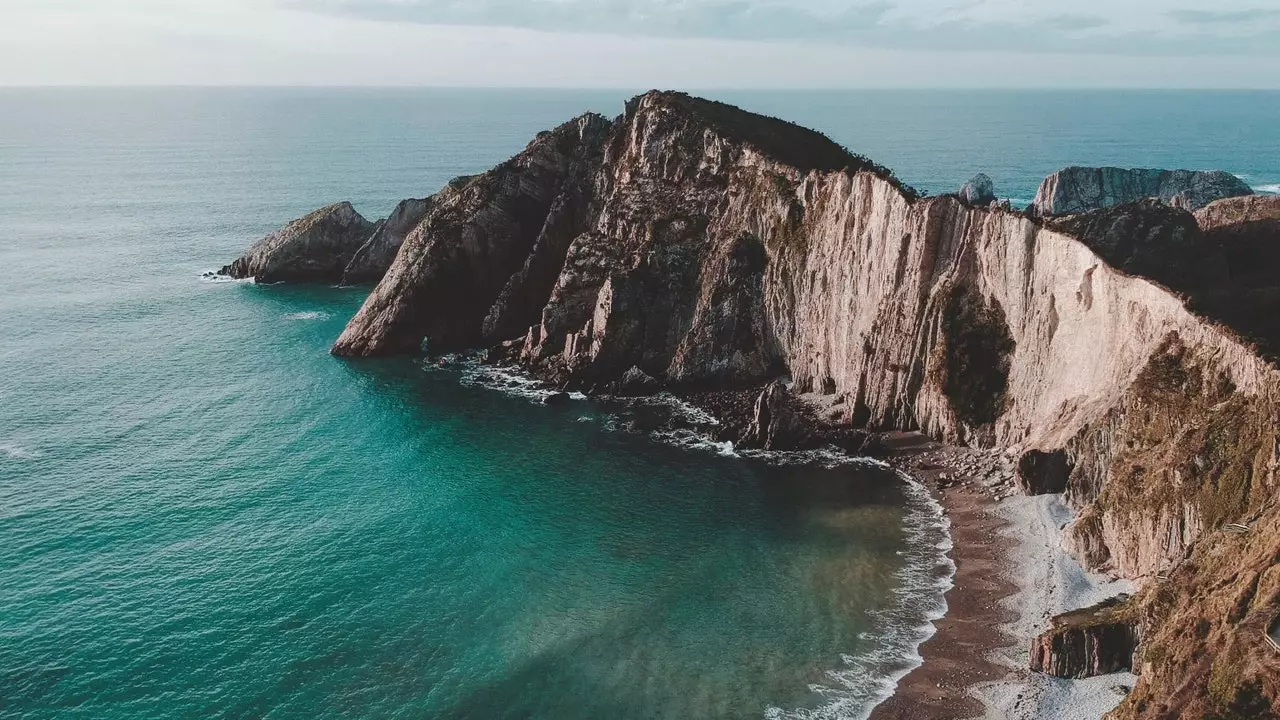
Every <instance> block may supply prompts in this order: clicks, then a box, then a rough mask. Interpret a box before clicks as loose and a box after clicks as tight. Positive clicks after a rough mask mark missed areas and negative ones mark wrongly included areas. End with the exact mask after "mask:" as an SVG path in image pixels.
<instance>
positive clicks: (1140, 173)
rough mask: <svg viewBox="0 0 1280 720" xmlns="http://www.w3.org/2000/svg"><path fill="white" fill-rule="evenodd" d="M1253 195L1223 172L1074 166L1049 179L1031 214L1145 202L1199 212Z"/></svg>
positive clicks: (1044, 184)
mask: <svg viewBox="0 0 1280 720" xmlns="http://www.w3.org/2000/svg"><path fill="white" fill-rule="evenodd" d="M1252 194H1253V189H1252V188H1250V187H1249V186H1248V185H1246V184H1245V183H1244V181H1243V180H1241V179H1240V178H1238V177H1236V176H1235V175H1232V174H1231V173H1228V172H1223V171H1222V170H1211V171H1199V170H1150V169H1140V168H1135V169H1124V168H1116V167H1101V168H1090V167H1068V168H1063V169H1062V170H1059V171H1058V172H1056V173H1054V174H1052V175H1050V176H1049V177H1047V178H1045V179H1044V182H1042V183H1041V184H1040V189H1039V190H1038V191H1037V192H1036V198H1035V200H1034V201H1033V202H1032V203H1031V212H1032V213H1034V214H1036V215H1042V216H1048V215H1062V214H1067V213H1079V212H1088V211H1090V210H1100V209H1102V208H1107V207H1111V206H1113V205H1123V204H1124V203H1129V202H1133V201H1135V200H1141V199H1143V198H1155V199H1158V200H1160V201H1161V202H1164V203H1167V204H1170V205H1173V206H1175V207H1180V208H1182V209H1184V210H1198V209H1200V208H1202V207H1204V206H1205V205H1208V204H1209V203H1211V202H1213V201H1214V200H1220V199H1222V198H1228V197H1237V196H1241V195H1252Z"/></svg>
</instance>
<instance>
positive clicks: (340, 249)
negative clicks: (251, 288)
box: [219, 202, 374, 283]
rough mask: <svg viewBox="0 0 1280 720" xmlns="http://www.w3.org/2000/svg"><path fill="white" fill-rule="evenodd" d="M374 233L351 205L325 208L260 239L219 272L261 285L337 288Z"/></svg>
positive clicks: (343, 203) (342, 203)
mask: <svg viewBox="0 0 1280 720" xmlns="http://www.w3.org/2000/svg"><path fill="white" fill-rule="evenodd" d="M373 229H374V224H373V223H371V222H369V221H368V220H366V219H364V218H363V217H362V216H361V215H360V213H358V212H356V210H355V208H353V207H352V206H351V203H349V202H341V203H337V204H335V205H329V206H328V207H323V208H320V209H319V210H316V211H315V212H313V213H311V214H310V215H307V216H306V217H302V218H299V219H297V220H294V221H293V222H291V223H289V224H288V225H286V226H285V227H284V228H283V229H281V230H277V231H276V232H274V233H271V234H270V235H268V236H266V237H265V238H263V239H262V240H259V241H258V242H257V243H256V244H255V245H254V246H253V247H251V248H249V251H248V252H247V253H245V254H244V256H243V257H241V258H240V259H238V260H236V261H235V262H233V263H231V264H230V265H228V266H226V267H224V268H222V270H220V271H219V272H220V273H221V274H223V275H230V276H231V277H234V278H249V277H251V278H254V279H255V280H257V281H258V282H262V283H274V282H317V283H336V282H338V281H339V280H341V279H342V273H343V271H344V270H345V269H346V267H347V265H348V264H349V263H350V262H351V258H352V257H354V256H355V254H356V251H357V250H359V249H360V246H362V245H364V243H365V241H366V240H368V239H369V235H370V233H372V232H373Z"/></svg>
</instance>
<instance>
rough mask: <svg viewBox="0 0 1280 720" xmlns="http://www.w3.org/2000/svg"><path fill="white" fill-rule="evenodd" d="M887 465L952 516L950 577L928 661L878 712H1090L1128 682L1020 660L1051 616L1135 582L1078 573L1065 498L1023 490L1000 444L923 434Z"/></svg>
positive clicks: (893, 717)
mask: <svg viewBox="0 0 1280 720" xmlns="http://www.w3.org/2000/svg"><path fill="white" fill-rule="evenodd" d="M890 448H891V449H892V450H893V451H894V455H893V457H892V459H891V462H892V463H893V464H894V465H895V466H897V467H898V468H900V469H902V470H903V471H904V472H908V473H909V474H911V475H912V476H913V477H915V478H916V479H918V480H919V481H921V482H922V483H924V484H925V485H926V486H927V487H929V488H930V489H931V490H932V491H933V492H934V493H935V496H936V497H937V498H938V500H939V502H941V504H942V505H943V507H944V508H945V510H946V512H947V514H948V515H949V516H950V519H951V528H952V541H953V544H954V548H953V550H952V560H953V561H954V562H955V564H956V577H955V586H954V587H953V588H952V589H951V591H950V592H948V593H947V598H946V599H947V614H946V616H945V617H944V618H943V619H941V620H940V621H938V623H937V633H936V634H935V635H934V636H933V637H932V638H930V639H929V640H928V641H927V642H925V643H924V644H923V645H921V647H920V653H921V656H922V657H923V659H924V663H923V665H922V666H921V667H919V668H917V669H916V670H915V671H913V672H912V673H910V674H909V675H907V676H906V677H905V678H903V679H902V681H900V682H899V684H898V688H897V691H896V692H895V693H894V695H893V697H891V698H889V699H888V700H887V701H885V702H884V703H882V704H881V705H880V706H879V707H877V708H876V709H875V710H874V711H873V712H872V714H871V718H873V720H916V719H919V720H924V719H926V718H927V719H931V720H932V719H935V718H937V719H951V718H956V719H958V718H976V717H982V718H993V719H1000V720H1005V719H1008V720H1050V719H1054V720H1057V719H1071V720H1086V719H1088V720H1093V719H1096V718H1100V717H1102V716H1103V715H1105V714H1106V713H1107V712H1108V711H1110V710H1111V709H1113V708H1114V707H1115V706H1116V705H1117V704H1118V703H1119V702H1120V700H1121V699H1122V698H1123V697H1124V693H1125V692H1127V691H1128V689H1130V688H1132V687H1133V684H1134V682H1135V681H1136V678H1135V677H1134V676H1133V675H1130V674H1128V673H1120V674H1114V675H1107V676H1103V677H1097V678H1091V679H1088V680H1061V679H1057V678H1050V677H1047V676H1044V675H1040V674H1037V673H1032V672H1031V671H1030V670H1028V669H1027V648H1028V645H1029V644H1030V641H1031V639H1032V638H1033V637H1035V636H1036V635H1038V634H1039V633H1040V632H1041V631H1042V630H1043V629H1044V628H1045V627H1046V626H1047V623H1048V620H1049V618H1051V617H1052V616H1054V615H1057V614H1059V613H1063V612H1066V611H1068V610H1073V609H1077V608H1081V607H1087V606H1089V605H1092V604H1094V603H1096V602H1098V601H1100V600H1103V599H1105V598H1108V597H1112V596H1114V595H1116V594H1118V593H1122V592H1130V591H1132V586H1131V585H1130V584H1129V583H1127V582H1123V581H1110V580H1108V579H1107V578H1103V577H1100V576H1097V575H1092V574H1089V573H1086V572H1084V571H1083V569H1082V568H1081V567H1080V565H1079V563H1077V562H1076V561H1075V560H1074V559H1073V558H1071V557H1070V556H1069V555H1068V554H1067V553H1066V551H1064V550H1063V549H1062V546H1061V538H1062V527H1063V526H1064V525H1065V524H1066V523H1067V522H1069V521H1070V520H1071V519H1072V512H1071V510H1070V509H1069V508H1068V507H1067V506H1066V505H1064V504H1063V502H1062V498H1061V496H1057V495H1043V496H1038V497H1028V496H1025V495H1022V494H1020V493H1019V492H1018V491H1017V490H1016V489H1015V488H1013V487H1012V485H1011V479H1012V474H1011V463H1010V461H1009V459H1008V458H1005V457H1003V456H1002V455H1000V454H998V453H993V452H982V451H974V450H967V449H956V448H947V447H943V446H940V445H937V444H934V443H929V442H927V441H925V440H923V439H919V438H910V437H905V438H899V439H897V440H896V441H895V442H891V443H890Z"/></svg>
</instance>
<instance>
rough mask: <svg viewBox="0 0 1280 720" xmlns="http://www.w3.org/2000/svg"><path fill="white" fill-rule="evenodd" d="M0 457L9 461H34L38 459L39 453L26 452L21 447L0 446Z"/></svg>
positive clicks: (25, 449) (26, 450)
mask: <svg viewBox="0 0 1280 720" xmlns="http://www.w3.org/2000/svg"><path fill="white" fill-rule="evenodd" d="M0 455H4V456H5V457H7V458H9V459H10V460H34V459H35V458H38V457H40V453H37V452H36V451H34V450H28V449H27V448H24V447H22V446H21V445H0Z"/></svg>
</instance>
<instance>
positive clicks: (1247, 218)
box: [1196, 195, 1280, 231]
mask: <svg viewBox="0 0 1280 720" xmlns="http://www.w3.org/2000/svg"><path fill="white" fill-rule="evenodd" d="M1196 222H1197V223H1198V224H1199V225H1200V228H1201V229H1202V230H1206V231H1207V230H1215V229H1217V228H1221V227H1229V226H1232V225H1240V224H1242V223H1254V222H1280V195H1246V196H1243V197H1234V198H1227V199H1225V200H1218V201H1216V202H1212V203H1209V204H1208V205H1206V206H1204V207H1203V208H1201V209H1199V210H1197V211H1196Z"/></svg>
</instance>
